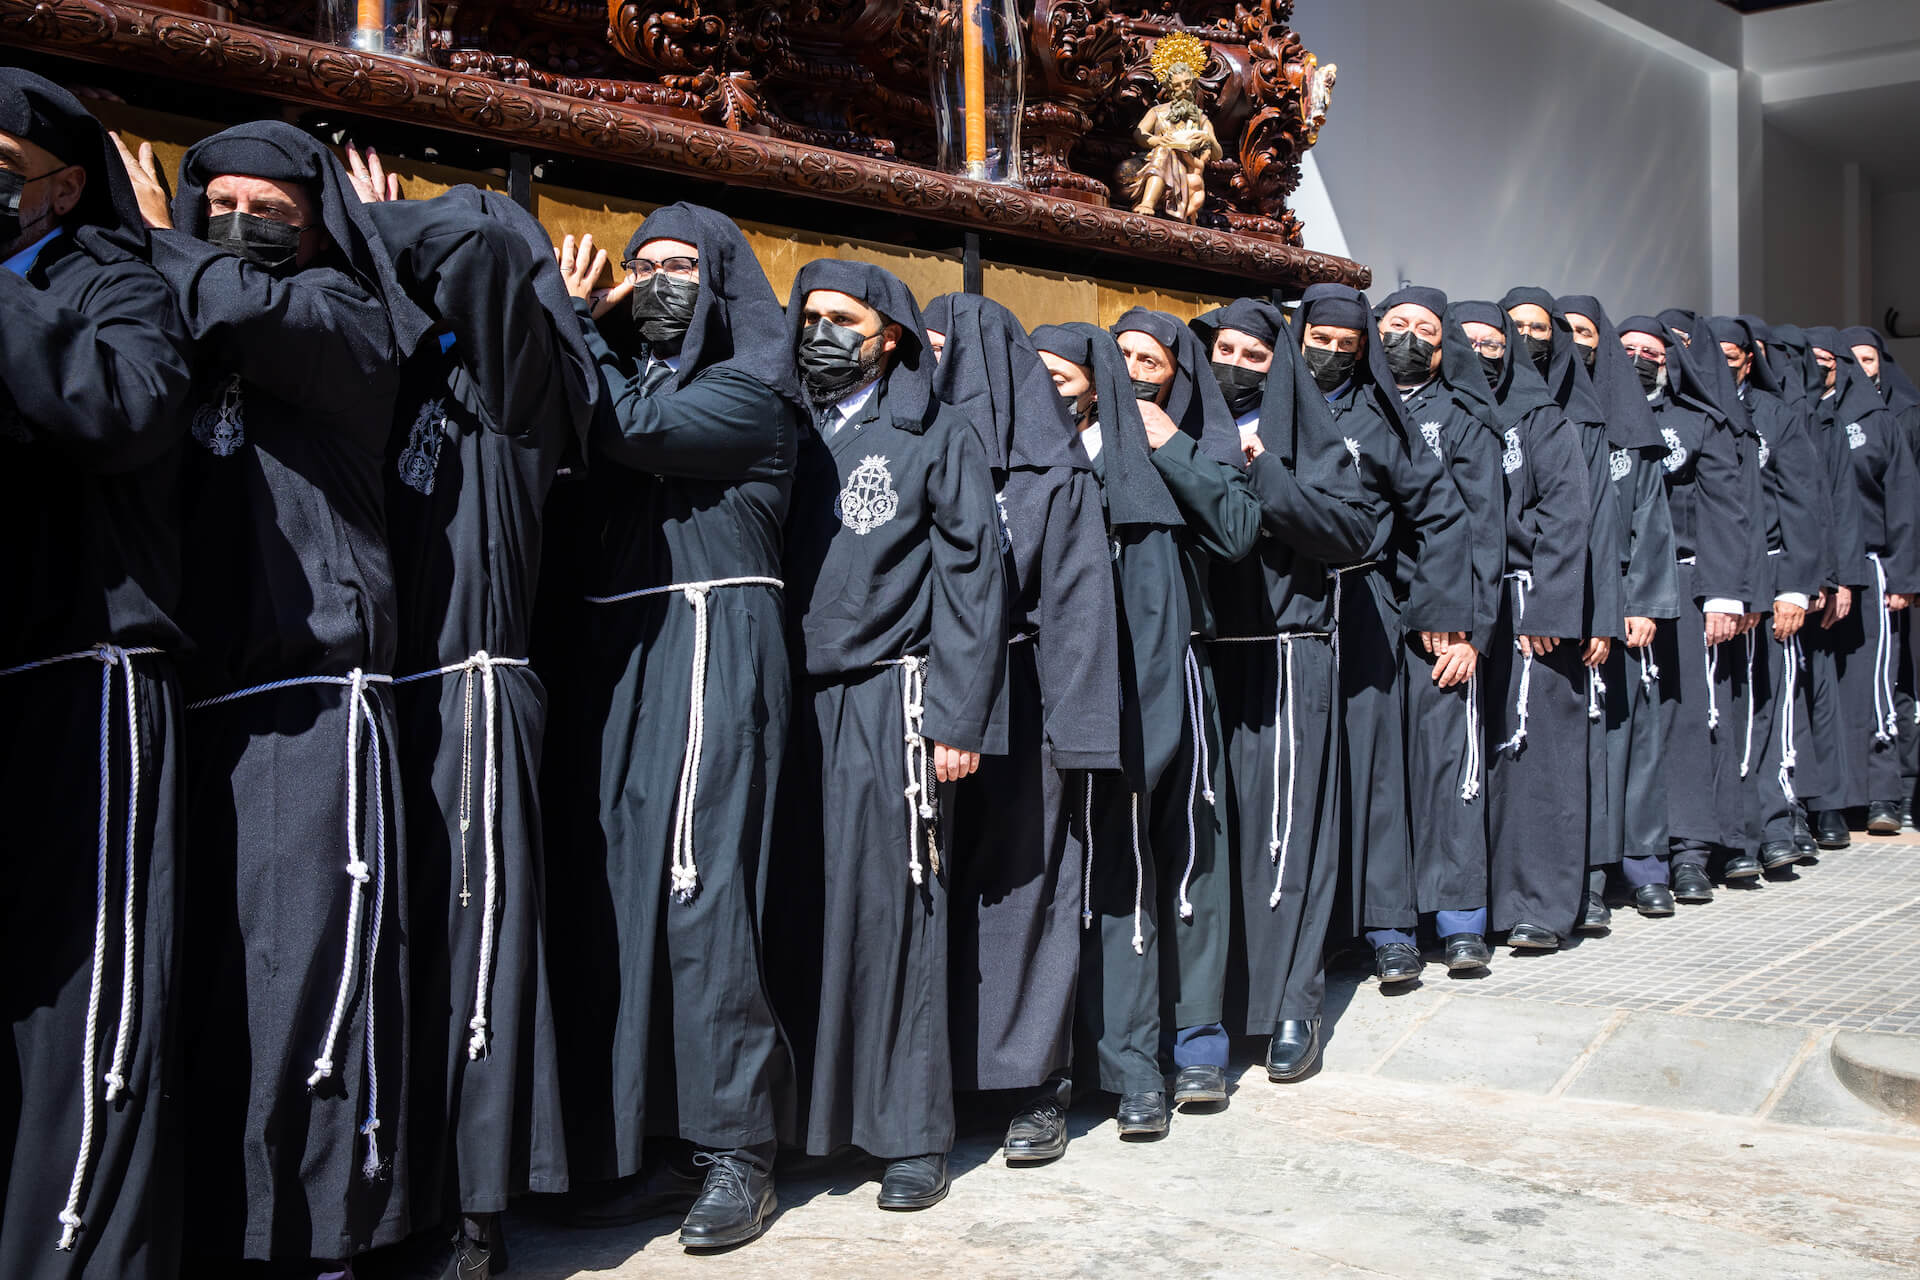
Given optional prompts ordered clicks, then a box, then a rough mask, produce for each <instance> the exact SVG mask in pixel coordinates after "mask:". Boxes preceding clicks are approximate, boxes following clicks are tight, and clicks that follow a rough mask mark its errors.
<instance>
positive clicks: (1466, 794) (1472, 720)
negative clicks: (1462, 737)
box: [1460, 667, 1480, 803]
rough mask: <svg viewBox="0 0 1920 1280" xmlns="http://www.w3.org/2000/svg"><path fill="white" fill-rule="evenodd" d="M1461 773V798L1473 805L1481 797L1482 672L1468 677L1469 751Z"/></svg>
mask: <svg viewBox="0 0 1920 1280" xmlns="http://www.w3.org/2000/svg"><path fill="white" fill-rule="evenodd" d="M1462 754H1463V755H1464V756H1465V761H1464V763H1463V764H1462V766H1461V771H1462V773H1463V774H1464V775H1465V776H1464V777H1462V778H1461V780H1460V798H1461V799H1462V800H1463V801H1466V802H1468V803H1472V802H1473V801H1474V800H1476V799H1478V798H1479V796H1480V671H1479V668H1478V667H1476V668H1475V669H1474V672H1473V674H1472V675H1470V676H1468V677H1467V749H1466V751H1465V752H1463V753H1462Z"/></svg>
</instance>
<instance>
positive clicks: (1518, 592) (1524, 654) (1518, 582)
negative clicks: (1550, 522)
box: [1496, 569, 1533, 751]
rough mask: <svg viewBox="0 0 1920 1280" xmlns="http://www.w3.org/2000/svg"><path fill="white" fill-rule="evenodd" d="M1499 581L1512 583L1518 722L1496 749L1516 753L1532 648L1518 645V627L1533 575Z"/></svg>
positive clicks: (1523, 731)
mask: <svg viewBox="0 0 1920 1280" xmlns="http://www.w3.org/2000/svg"><path fill="white" fill-rule="evenodd" d="M1503 580H1504V581H1507V582H1511V583H1512V584H1513V647H1514V648H1516V649H1519V650H1520V692H1519V695H1518V696H1517V697H1516V698H1515V699H1514V703H1513V710H1514V714H1515V715H1516V716H1518V717H1519V721H1520V722H1519V724H1518V725H1516V726H1515V728H1514V731H1513V736H1512V737H1511V738H1508V739H1507V740H1506V741H1505V742H1503V743H1501V744H1500V745H1499V747H1498V748H1496V749H1497V750H1500V751H1518V750H1519V749H1520V747H1521V745H1522V744H1524V743H1525V742H1526V740H1527V696H1528V694H1530V693H1531V692H1532V690H1533V646H1532V645H1525V646H1523V645H1521V643H1520V636H1521V632H1520V625H1521V624H1522V623H1524V622H1525V621H1526V620H1527V592H1529V591H1531V590H1533V574H1532V572H1531V571H1529V570H1526V569H1515V570H1514V571H1513V572H1512V573H1509V574H1505V575H1503Z"/></svg>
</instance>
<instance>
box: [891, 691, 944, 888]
mask: <svg viewBox="0 0 1920 1280" xmlns="http://www.w3.org/2000/svg"><path fill="white" fill-rule="evenodd" d="M899 666H900V716H901V720H902V722H903V724H904V726H905V728H906V741H907V789H906V797H907V849H908V853H907V871H908V874H910V875H912V877H913V882H914V883H915V884H922V883H924V882H925V874H924V873H923V872H922V871H921V868H920V826H921V824H922V823H925V824H926V825H927V859H928V861H929V862H931V863H932V864H933V868H934V872H935V874H938V873H939V869H940V852H939V849H938V848H937V847H936V846H935V844H934V827H933V813H934V810H933V779H932V775H931V772H930V769H929V766H928V751H927V740H926V737H925V736H924V735H923V734H922V733H921V732H920V730H921V726H922V725H923V724H924V722H925V716H926V701H927V660H926V659H925V658H920V657H906V658H901V659H900V660H899Z"/></svg>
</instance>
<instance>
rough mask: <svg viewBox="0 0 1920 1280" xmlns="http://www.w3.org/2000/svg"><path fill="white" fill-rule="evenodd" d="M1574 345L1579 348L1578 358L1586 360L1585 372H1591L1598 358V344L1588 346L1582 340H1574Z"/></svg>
mask: <svg viewBox="0 0 1920 1280" xmlns="http://www.w3.org/2000/svg"><path fill="white" fill-rule="evenodd" d="M1574 345H1575V346H1576V347H1578V348H1580V358H1581V359H1582V360H1584V361H1585V362H1586V365H1587V372H1588V373H1592V372H1593V366H1594V363H1595V362H1596V361H1598V360H1599V359H1600V348H1599V346H1598V345H1595V346H1591V347H1590V346H1588V345H1587V344H1586V343H1584V342H1576V343H1574Z"/></svg>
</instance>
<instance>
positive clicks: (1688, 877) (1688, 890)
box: [1673, 862, 1713, 902]
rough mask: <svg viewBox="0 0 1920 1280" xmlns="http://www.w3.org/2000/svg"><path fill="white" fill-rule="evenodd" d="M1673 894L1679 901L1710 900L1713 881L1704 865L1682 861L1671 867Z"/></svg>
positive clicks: (1711, 898) (1711, 899)
mask: <svg viewBox="0 0 1920 1280" xmlns="http://www.w3.org/2000/svg"><path fill="white" fill-rule="evenodd" d="M1673 896H1674V898H1675V900H1677V901H1679V902H1712V901H1713V881H1711V880H1709V879H1708V878H1707V872H1706V869H1705V868H1704V867H1696V866H1695V865H1693V864H1692V863H1691V862H1683V863H1681V864H1679V865H1678V866H1676V867H1674V869H1673Z"/></svg>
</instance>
